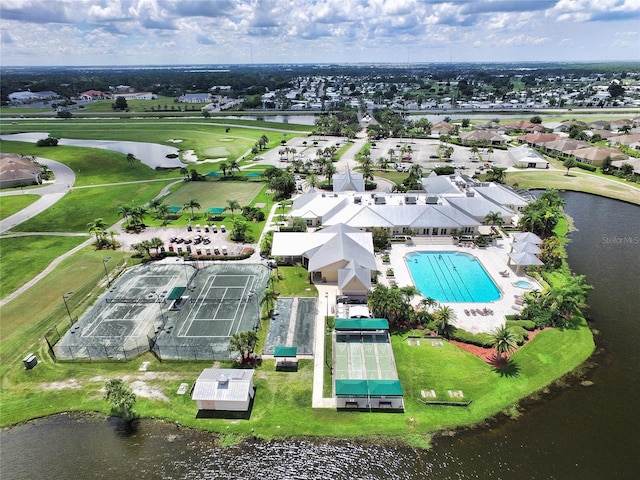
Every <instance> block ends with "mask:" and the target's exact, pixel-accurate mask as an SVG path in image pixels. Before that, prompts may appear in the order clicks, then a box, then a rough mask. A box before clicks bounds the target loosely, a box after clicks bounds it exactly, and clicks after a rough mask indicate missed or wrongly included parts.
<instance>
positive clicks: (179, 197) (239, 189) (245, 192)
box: [163, 181, 265, 216]
mask: <svg viewBox="0 0 640 480" xmlns="http://www.w3.org/2000/svg"><path fill="white" fill-rule="evenodd" d="M264 187H265V184H264V183H262V182H230V181H224V182H216V181H213V182H186V183H185V184H184V185H182V186H181V187H180V188H177V189H175V190H174V191H172V192H171V193H170V194H169V195H167V196H166V197H164V199H163V201H164V203H166V204H167V205H176V206H179V207H182V206H183V205H184V204H185V203H186V202H187V201H189V200H190V199H195V200H197V201H198V203H199V204H200V205H201V207H202V208H201V209H200V210H194V213H196V214H200V215H202V214H204V213H205V212H206V211H207V209H209V208H211V207H224V208H226V207H227V200H237V201H238V203H239V204H240V206H241V207H243V206H246V205H251V204H252V202H253V201H254V199H255V198H256V196H257V195H258V193H260V191H261V190H262V189H263V188H264ZM225 213H231V212H230V211H228V212H225ZM234 213H239V212H238V211H237V210H236V211H235V212H234ZM183 214H186V215H188V216H191V210H187V211H186V212H183Z"/></svg>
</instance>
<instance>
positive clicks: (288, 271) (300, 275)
mask: <svg viewBox="0 0 640 480" xmlns="http://www.w3.org/2000/svg"><path fill="white" fill-rule="evenodd" d="M277 272H278V276H279V278H278V280H276V282H275V290H276V291H277V292H279V294H280V296H282V297H317V296H318V290H317V289H316V287H315V285H313V284H312V283H309V272H307V270H306V269H305V268H303V267H302V266H295V267H284V266H283V267H278V270H277ZM274 274H275V272H274Z"/></svg>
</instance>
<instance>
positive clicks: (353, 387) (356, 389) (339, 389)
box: [336, 380, 369, 395]
mask: <svg viewBox="0 0 640 480" xmlns="http://www.w3.org/2000/svg"><path fill="white" fill-rule="evenodd" d="M368 394H369V387H368V386H367V381H366V380H336V395H368Z"/></svg>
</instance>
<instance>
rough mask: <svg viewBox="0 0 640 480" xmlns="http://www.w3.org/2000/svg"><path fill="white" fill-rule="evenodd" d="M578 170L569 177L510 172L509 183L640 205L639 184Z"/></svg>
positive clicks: (558, 173) (544, 173) (561, 173)
mask: <svg viewBox="0 0 640 480" xmlns="http://www.w3.org/2000/svg"><path fill="white" fill-rule="evenodd" d="M576 170H577V169H576V168H573V169H572V170H571V173H570V175H569V176H568V177H567V176H566V175H565V173H566V171H564V172H563V171H544V172H533V171H522V172H509V173H508V174H507V181H508V182H509V183H510V184H513V183H514V182H515V183H518V187H519V188H527V189H533V188H555V189H558V190H575V191H579V192H586V193H594V194H596V195H604V196H607V197H611V198H617V199H619V200H624V201H626V202H630V203H635V204H637V205H640V186H638V184H633V183H629V182H625V181H621V180H618V179H616V178H615V177H611V176H600V175H593V174H589V173H586V172H580V171H576Z"/></svg>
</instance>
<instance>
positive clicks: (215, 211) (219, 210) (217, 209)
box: [207, 207, 226, 215]
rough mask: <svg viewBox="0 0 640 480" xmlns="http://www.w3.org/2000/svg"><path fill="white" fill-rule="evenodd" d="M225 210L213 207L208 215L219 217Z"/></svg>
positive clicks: (208, 211)
mask: <svg viewBox="0 0 640 480" xmlns="http://www.w3.org/2000/svg"><path fill="white" fill-rule="evenodd" d="M225 210H226V208H224V207H211V208H210V209H209V210H207V213H211V214H212V215H219V214H221V213H222V212H224V211H225Z"/></svg>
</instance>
